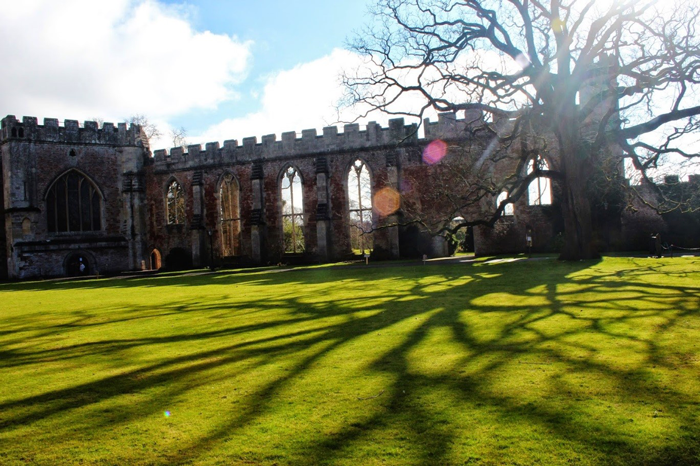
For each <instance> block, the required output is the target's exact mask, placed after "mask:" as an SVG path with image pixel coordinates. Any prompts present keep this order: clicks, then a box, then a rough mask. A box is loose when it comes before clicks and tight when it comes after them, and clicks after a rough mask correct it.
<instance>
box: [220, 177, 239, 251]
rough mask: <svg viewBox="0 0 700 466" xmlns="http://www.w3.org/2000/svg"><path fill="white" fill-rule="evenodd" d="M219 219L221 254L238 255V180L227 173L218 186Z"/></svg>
mask: <svg viewBox="0 0 700 466" xmlns="http://www.w3.org/2000/svg"><path fill="white" fill-rule="evenodd" d="M219 221H220V223H221V226H220V231H221V255H222V256H223V257H232V256H238V255H240V253H241V246H240V238H241V218H240V206H239V188H238V182H237V181H236V179H235V178H234V177H233V175H232V174H230V173H227V174H226V175H225V176H224V178H223V180H222V181H221V186H220V187H219Z"/></svg>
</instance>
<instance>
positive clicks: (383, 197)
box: [374, 188, 401, 217]
mask: <svg viewBox="0 0 700 466" xmlns="http://www.w3.org/2000/svg"><path fill="white" fill-rule="evenodd" d="M400 205H401V196H400V195H399V193H397V192H396V191H395V190H393V189H391V188H382V189H380V190H379V191H377V193H376V194H375V195H374V209H375V210H376V211H377V213H378V214H379V215H381V216H382V217H387V216H389V215H391V214H393V213H394V212H396V211H397V210H399V206H400Z"/></svg>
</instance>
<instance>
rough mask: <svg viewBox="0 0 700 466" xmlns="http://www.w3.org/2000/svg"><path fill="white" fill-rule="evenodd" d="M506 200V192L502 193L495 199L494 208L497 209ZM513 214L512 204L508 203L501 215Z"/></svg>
mask: <svg viewBox="0 0 700 466" xmlns="http://www.w3.org/2000/svg"><path fill="white" fill-rule="evenodd" d="M506 199H508V191H503V192H502V193H501V194H499V195H498V197H497V198H496V208H498V206H499V205H501V202H503V201H505V200H506ZM513 212H514V209H513V203H512V202H509V203H508V204H506V205H505V207H504V208H503V215H505V216H510V215H513Z"/></svg>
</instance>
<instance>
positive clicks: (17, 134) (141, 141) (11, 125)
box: [0, 115, 148, 147]
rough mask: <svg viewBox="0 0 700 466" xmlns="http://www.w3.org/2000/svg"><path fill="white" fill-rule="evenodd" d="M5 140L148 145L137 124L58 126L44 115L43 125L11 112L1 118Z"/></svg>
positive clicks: (1, 137)
mask: <svg viewBox="0 0 700 466" xmlns="http://www.w3.org/2000/svg"><path fill="white" fill-rule="evenodd" d="M7 140H28V141H37V142H61V143H66V144H107V145H114V146H139V147H148V141H147V139H146V137H145V135H143V132H142V130H141V127H140V126H139V125H135V124H132V125H130V126H127V124H126V123H119V124H117V126H116V127H115V126H114V123H103V124H102V128H98V124H97V122H95V121H86V122H84V123H83V126H82V127H81V126H80V123H79V122H78V121H77V120H65V121H64V125H63V126H59V124H58V119H56V118H44V124H43V125H39V124H38V122H37V118H36V117H27V116H25V117H23V118H22V121H21V122H20V121H19V120H18V119H17V118H16V117H15V116H14V115H8V116H6V117H5V118H3V119H2V125H1V126H0V141H2V142H4V141H7Z"/></svg>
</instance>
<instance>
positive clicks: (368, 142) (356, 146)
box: [153, 113, 483, 168]
mask: <svg viewBox="0 0 700 466" xmlns="http://www.w3.org/2000/svg"><path fill="white" fill-rule="evenodd" d="M480 122H483V120H482V118H481V113H479V114H478V115H477V114H475V113H472V114H468V115H466V117H465V118H464V119H457V118H456V117H455V114H454V113H449V114H441V115H439V116H438V121H437V122H434V123H433V122H430V121H429V120H427V119H426V120H425V123H424V127H425V134H426V137H425V139H419V138H418V126H417V125H416V124H415V123H413V124H408V125H407V124H405V121H404V119H403V118H395V119H392V120H389V126H388V127H386V128H384V127H382V126H381V125H379V124H378V123H376V122H370V123H368V124H367V126H366V127H365V129H364V130H361V129H360V125H359V124H357V123H353V124H346V125H345V126H344V127H343V132H342V133H341V132H339V131H338V127H336V126H327V127H325V128H323V130H322V134H318V132H317V131H316V130H315V129H305V130H303V131H302V132H301V137H298V133H296V132H295V131H290V132H286V133H282V137H281V139H277V135H275V134H269V135H266V136H263V137H262V139H261V140H260V141H258V139H257V138H256V137H249V138H244V139H243V140H242V141H241V143H239V142H238V141H237V140H227V141H224V143H223V147H221V146H220V144H219V143H218V142H210V143H207V144H206V145H205V147H204V148H202V146H201V145H200V144H196V145H191V146H187V149H186V150H185V149H183V148H181V147H175V148H172V149H170V150H169V151H168V150H165V149H162V150H156V151H154V152H153V156H154V161H155V164H156V166H158V167H161V168H164V167H166V166H167V167H169V168H178V167H186V166H196V165H202V164H204V165H207V164H215V163H234V162H242V163H245V162H250V161H253V160H260V159H266V160H271V159H280V158H287V157H300V156H306V155H308V156H317V155H319V154H327V153H340V152H345V151H350V150H368V149H373V148H377V149H379V148H385V147H390V146H401V145H411V144H419V143H421V142H423V141H430V140H433V139H437V138H458V137H464V136H465V129H466V128H467V127H469V126H474V125H476V124H480Z"/></svg>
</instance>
